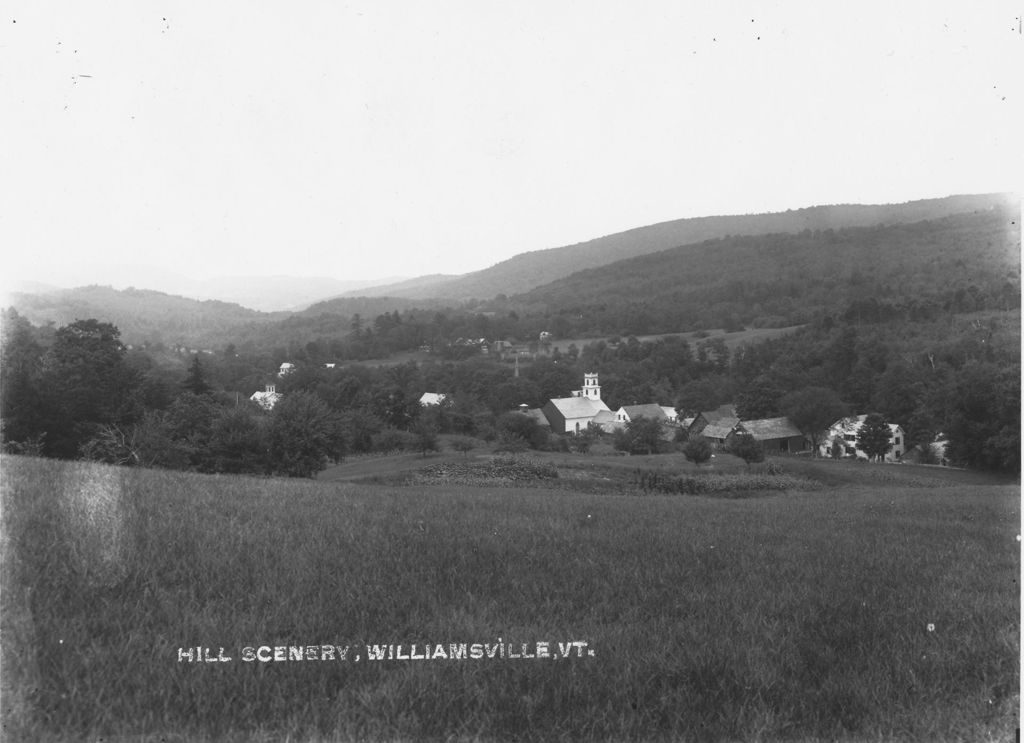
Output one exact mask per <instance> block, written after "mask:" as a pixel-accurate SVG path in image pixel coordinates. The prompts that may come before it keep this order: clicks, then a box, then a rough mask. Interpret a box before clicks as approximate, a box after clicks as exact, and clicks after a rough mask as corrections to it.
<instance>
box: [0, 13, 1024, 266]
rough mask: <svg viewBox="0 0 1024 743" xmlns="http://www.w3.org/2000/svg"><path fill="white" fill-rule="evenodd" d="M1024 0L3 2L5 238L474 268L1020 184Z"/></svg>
mask: <svg viewBox="0 0 1024 743" xmlns="http://www.w3.org/2000/svg"><path fill="white" fill-rule="evenodd" d="M1022 10H1024V5H1021V4H1020V3H1019V2H1018V3H1009V2H981V3H965V2H962V1H960V0H958V1H957V2H942V1H939V2H898V3H897V2H886V3H881V2H867V3H857V4H849V3H843V4H842V5H841V6H840V4H833V3H822V2H756V3H743V2H731V3H716V4H713V5H712V4H710V3H683V2H667V1H662V0H647V1H642V2H601V1H599V0H590V1H589V2H573V1H568V2H547V1H545V2H538V1H531V0H526V1H522V2H516V3H510V2H501V3H496V2H487V1H486V0H461V1H448V2H446V1H445V0H440V1H438V2H429V3H423V2H414V1H413V0H402V1H400V2H399V1H397V0H393V1H391V2H388V1H387V0H368V1H367V2H302V3H269V2H263V1H259V0H257V1H252V0H247V1H246V2H236V1H233V0H224V1H221V2H215V3H205V2H189V3H184V2H169V3H164V2H159V3H158V2H149V1H146V0H131V2H110V3H103V4H99V3H83V2H40V0H31V1H30V2H21V1H20V0H15V1H14V2H7V3H5V4H4V6H3V9H2V11H0V13H2V15H0V101H3V105H2V109H0V110H2V111H3V113H2V115H0V250H2V257H3V261H2V264H0V270H2V271H3V272H4V273H5V274H6V275H7V276H8V277H16V278H18V279H23V280H33V281H41V282H46V283H51V284H57V285H62V286H74V285H80V284H86V283H105V284H107V283H108V284H113V285H115V286H117V285H118V284H119V283H129V282H131V283H135V284H136V285H139V283H138V277H139V276H143V275H145V272H146V271H149V272H150V275H152V272H153V271H156V272H165V273H172V274H180V275H184V276H189V277H192V278H196V279H205V278H210V277H214V276H218V275H282V274H285V275H293V276H329V277H335V278H338V279H345V280H357V279H375V278H380V277H391V276H418V275H423V274H432V273H452V274H456V273H465V272H468V271H474V270H478V269H481V268H485V267H487V266H489V265H492V264H494V263H496V262H499V261H501V260H504V259H506V258H509V257H511V256H513V255H515V254H517V253H522V252H526V251H530V250H538V249H544V248H551V247H558V246H561V245H567V244H572V243H576V242H581V241H584V240H588V239H591V238H594V237H599V236H602V235H606V234H611V233H614V232H619V231H622V230H626V229H630V228H633V227H639V226H643V225H647V224H653V223H656V222H662V221H666V220H671V219H679V218H683V217H693V216H705V215H711V214H743V213H757V212H765V211H784V210H786V209H791V208H793V209H795V208H800V207H804V206H811V205H816V204H826V203H892V202H902V201H909V200H913V199H919V198H931V197H939V196H945V195H949V194H954V193H987V192H994V191H1017V192H1019V191H1020V190H1021V174H1022V173H1024V149H1022V147H1021V136H1020V132H1021V131H1024V117H1022V116H1021V113H1022V95H1021V93H1022V90H1021V85H1022V80H1024V76H1022V74H1021V70H1024V55H1022V50H1024V36H1022V33H1021V32H1022V27H1021V26H1022V24H1021V20H1020V14H1021V12H1022Z"/></svg>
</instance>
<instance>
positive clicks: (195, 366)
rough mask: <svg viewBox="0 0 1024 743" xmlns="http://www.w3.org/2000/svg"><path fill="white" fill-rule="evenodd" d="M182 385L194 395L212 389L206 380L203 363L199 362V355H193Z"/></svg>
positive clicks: (202, 393) (203, 393)
mask: <svg viewBox="0 0 1024 743" xmlns="http://www.w3.org/2000/svg"><path fill="white" fill-rule="evenodd" d="M181 386H182V388H184V389H185V390H186V391H188V392H191V393H192V394H194V395H205V394H206V393H207V392H209V391H210V385H209V384H207V382H206V374H205V372H203V365H202V364H201V363H199V357H198V356H193V357H192V363H191V364H189V367H188V376H187V377H186V378H185V381H184V382H182V383H181Z"/></svg>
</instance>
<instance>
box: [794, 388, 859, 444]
mask: <svg viewBox="0 0 1024 743" xmlns="http://www.w3.org/2000/svg"><path fill="white" fill-rule="evenodd" d="M779 408H780V410H782V412H783V413H784V414H785V416H786V417H787V418H789V420H790V422H791V423H792V424H793V425H794V426H796V427H797V429H798V430H799V431H800V433H802V434H803V435H804V436H806V437H807V438H808V439H810V441H811V452H812V456H817V455H818V444H819V443H820V442H821V439H822V436H823V435H824V434H825V432H826V431H827V430H828V428H829V426H831V425H832V424H833V423H835V422H836V421H837V420H839V419H840V418H842V417H843V416H844V415H846V412H847V408H846V405H845V404H844V403H843V401H842V400H840V399H839V395H838V394H836V392H835V391H834V390H830V389H829V388H828V387H807V388H805V389H802V390H798V391H797V392H791V393H790V394H788V395H786V396H785V397H783V398H782V400H780V401H779Z"/></svg>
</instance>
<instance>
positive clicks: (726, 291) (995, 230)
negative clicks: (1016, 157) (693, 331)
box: [514, 206, 1020, 333]
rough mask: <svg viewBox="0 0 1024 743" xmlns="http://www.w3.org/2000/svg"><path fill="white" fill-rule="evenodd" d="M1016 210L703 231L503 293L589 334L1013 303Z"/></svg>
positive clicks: (995, 306) (791, 321)
mask: <svg viewBox="0 0 1024 743" xmlns="http://www.w3.org/2000/svg"><path fill="white" fill-rule="evenodd" d="M1019 214H1020V211H1019V206H1017V207H1016V208H1014V207H1012V206H994V207H993V208H991V209H987V210H984V211H980V212H971V213H965V214H959V215H955V216H950V217H945V218H942V219H935V220H927V221H922V222H917V223H913V224H896V225H891V226H875V227H857V228H847V229H842V230H831V229H829V230H810V229H808V230H804V231H803V232H800V233H797V234H782V233H777V234H767V235H757V236H733V237H728V238H723V239H716V240H707V241H704V242H700V243H696V244H692V245H685V246H682V247H678V248H673V249H671V250H665V251H661V252H658V253H652V254H648V255H644V256H639V257H636V258H631V259H628V260H623V261H619V262H616V263H613V264H610V265H607V266H602V267H599V268H593V269H589V270H585V271H579V272H577V273H574V274H573V275H571V276H568V277H566V278H563V279H560V280H558V281H554V282H551V283H549V284H547V285H545V286H543V287H540V288H537V289H534V290H532V291H530V292H527V293H525V294H523V295H521V296H517V297H515V298H514V301H515V302H516V303H517V304H520V305H522V306H523V307H525V308H529V311H531V312H533V313H545V314H549V315H555V316H557V315H562V316H566V317H570V318H572V325H573V327H572V330H573V331H574V332H586V331H592V332H600V333H604V332H619V331H625V332H668V331H674V330H681V329H688V328H691V327H693V326H694V325H696V326H709V327H719V326H720V325H721V324H722V323H723V322H726V321H729V320H732V321H733V322H734V324H735V323H739V324H759V325H776V326H783V325H792V324H797V323H802V322H807V321H809V320H811V319H813V318H814V317H815V316H816V315H819V314H821V313H822V312H825V313H829V312H832V313H841V312H844V311H847V310H849V309H850V308H851V307H860V306H863V307H864V308H865V309H864V311H865V312H870V311H872V310H871V307H877V306H879V305H881V306H885V305H900V306H903V307H908V306H910V305H913V306H919V307H921V308H922V309H926V308H927V307H928V306H935V307H941V308H944V309H953V310H955V311H972V310H977V309H986V308H990V309H1009V308H1011V307H1015V306H1017V305H1018V304H1019V301H1020V299H1019V298H1020V226H1019ZM863 319H868V320H877V319H879V318H874V317H868V318H863ZM634 326H635V327H636V328H638V329H637V330H634ZM639 328H643V329H644V330H643V331H640V330H639Z"/></svg>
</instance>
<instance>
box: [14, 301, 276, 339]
mask: <svg viewBox="0 0 1024 743" xmlns="http://www.w3.org/2000/svg"><path fill="white" fill-rule="evenodd" d="M10 301H11V305H12V306H13V307H14V308H15V309H16V310H17V312H18V313H19V314H20V315H22V316H23V317H25V318H26V319H27V320H28V321H29V322H31V323H32V324H34V325H45V324H47V323H50V322H52V323H54V324H55V325H58V326H61V325H67V324H69V323H73V322H75V320H85V319H88V318H97V319H101V320H103V321H104V322H111V323H113V324H114V325H116V326H117V328H118V329H119V330H120V331H121V338H122V340H124V342H126V343H138V342H140V341H143V340H147V341H151V342H162V343H167V344H182V345H189V346H191V345H195V344H197V343H201V342H202V340H203V338H204V337H206V336H209V335H210V334H211V333H213V332H216V331H218V330H227V329H229V328H234V327H237V326H239V325H242V324H244V323H251V322H260V321H263V322H269V321H273V320H280V319H284V318H286V317H288V314H289V313H267V312H259V311H257V310H251V309H249V308H247V307H242V306H240V305H237V304H232V303H230V302H221V301H218V300H212V299H211V300H205V301H199V300H195V299H188V298H186V297H179V296H174V295H170V294H165V293H163V292H158V291H152V290H149V289H113V288H111V287H109V286H83V287H78V288H77V289H60V290H57V291H50V292H47V293H45V294H19V293H13V294H12V295H11V297H10Z"/></svg>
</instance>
